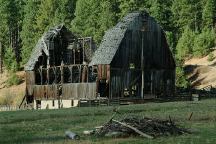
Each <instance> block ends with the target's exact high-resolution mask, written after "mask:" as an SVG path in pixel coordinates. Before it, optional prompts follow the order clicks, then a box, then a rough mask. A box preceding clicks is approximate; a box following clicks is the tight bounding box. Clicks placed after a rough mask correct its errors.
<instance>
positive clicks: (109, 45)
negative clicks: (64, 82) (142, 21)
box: [89, 12, 141, 66]
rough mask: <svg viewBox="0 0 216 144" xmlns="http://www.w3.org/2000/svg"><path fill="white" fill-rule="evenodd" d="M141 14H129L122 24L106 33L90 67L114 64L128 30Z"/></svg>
mask: <svg viewBox="0 0 216 144" xmlns="http://www.w3.org/2000/svg"><path fill="white" fill-rule="evenodd" d="M140 14H141V13H140V12H134V13H129V14H128V15H127V16H126V17H124V18H123V20H122V21H121V22H119V23H118V24H117V25H116V26H115V27H113V28H112V29H110V30H108V31H107V32H106V33H105V35H104V37H103V40H102V42H101V44H100V47H99V48H98V49H97V50H96V52H95V54H94V56H93V58H92V61H91V62H90V64H89V65H90V66H92V65H97V64H110V63H111V62H112V59H113V57H114V56H115V54H116V52H117V50H118V48H119V45H120V44H121V42H122V40H123V38H124V36H125V33H126V31H127V29H128V28H129V26H130V24H131V23H132V22H133V21H134V20H135V19H136V18H137V17H138V16H139V15H140Z"/></svg>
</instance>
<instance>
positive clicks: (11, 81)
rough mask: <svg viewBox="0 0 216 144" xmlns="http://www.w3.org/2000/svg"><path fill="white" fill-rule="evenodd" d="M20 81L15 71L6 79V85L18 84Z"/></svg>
mask: <svg viewBox="0 0 216 144" xmlns="http://www.w3.org/2000/svg"><path fill="white" fill-rule="evenodd" d="M21 82H22V79H21V78H19V77H18V76H17V75H16V74H15V73H12V74H11V75H10V77H9V78H8V80H7V82H6V83H7V86H12V85H18V84H20V83H21Z"/></svg>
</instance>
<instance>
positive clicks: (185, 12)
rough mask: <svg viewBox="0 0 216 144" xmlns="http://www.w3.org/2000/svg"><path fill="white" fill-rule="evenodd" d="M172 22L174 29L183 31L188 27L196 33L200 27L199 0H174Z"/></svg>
mask: <svg viewBox="0 0 216 144" xmlns="http://www.w3.org/2000/svg"><path fill="white" fill-rule="evenodd" d="M171 10H172V13H173V21H174V25H175V27H177V28H179V29H180V31H184V29H185V27H187V26H189V27H190V28H191V29H192V30H194V31H197V30H199V29H200V27H201V20H200V17H201V14H202V12H201V10H202V9H201V0H190V1H189V0H174V1H173V4H172V7H171Z"/></svg>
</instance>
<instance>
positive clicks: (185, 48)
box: [176, 27, 195, 60]
mask: <svg viewBox="0 0 216 144" xmlns="http://www.w3.org/2000/svg"><path fill="white" fill-rule="evenodd" d="M194 38H195V33H194V32H193V31H192V30H191V29H190V28H189V27H186V28H185V30H184V32H183V34H182V36H181V37H180V39H179V40H178V43H177V46H176V50H177V54H176V57H177V58H178V59H179V60H184V59H185V58H189V57H191V56H192V55H193V53H192V52H193V46H194Z"/></svg>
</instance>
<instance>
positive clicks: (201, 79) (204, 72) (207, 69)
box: [185, 50, 216, 89]
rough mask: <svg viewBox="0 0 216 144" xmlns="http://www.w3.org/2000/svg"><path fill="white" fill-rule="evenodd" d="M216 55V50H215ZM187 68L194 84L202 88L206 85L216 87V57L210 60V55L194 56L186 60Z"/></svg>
mask: <svg viewBox="0 0 216 144" xmlns="http://www.w3.org/2000/svg"><path fill="white" fill-rule="evenodd" d="M213 54H214V56H215V57H216V50H215V51H214V52H213ZM185 70H186V73H187V75H188V77H189V80H190V81H191V83H192V86H194V87H196V88H199V89H202V88H204V87H206V86H210V85H211V86H213V87H216V58H214V60H213V61H208V56H206V57H203V58H192V59H190V60H188V61H186V62H185Z"/></svg>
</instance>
